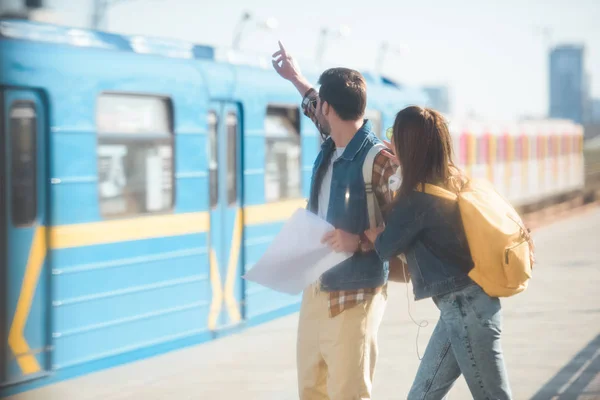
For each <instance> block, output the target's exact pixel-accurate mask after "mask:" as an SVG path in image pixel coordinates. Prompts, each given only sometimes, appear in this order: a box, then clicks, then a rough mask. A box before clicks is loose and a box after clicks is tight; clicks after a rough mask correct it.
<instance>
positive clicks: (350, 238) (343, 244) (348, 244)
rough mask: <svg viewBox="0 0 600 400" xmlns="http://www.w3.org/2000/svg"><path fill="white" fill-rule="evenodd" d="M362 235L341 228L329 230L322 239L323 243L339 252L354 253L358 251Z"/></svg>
mask: <svg viewBox="0 0 600 400" xmlns="http://www.w3.org/2000/svg"><path fill="white" fill-rule="evenodd" d="M359 242H360V237H359V236H358V235H353V234H351V233H348V232H345V231H343V230H341V229H336V230H333V231H330V232H327V233H326V234H325V235H324V236H323V238H322V239H321V243H326V244H327V245H328V246H329V247H331V248H332V249H333V250H335V251H336V252H338V253H341V252H346V253H354V252H356V251H358V244H359Z"/></svg>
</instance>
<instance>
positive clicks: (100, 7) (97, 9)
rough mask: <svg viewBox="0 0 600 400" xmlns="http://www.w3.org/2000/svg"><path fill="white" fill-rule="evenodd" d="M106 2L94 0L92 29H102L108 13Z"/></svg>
mask: <svg viewBox="0 0 600 400" xmlns="http://www.w3.org/2000/svg"><path fill="white" fill-rule="evenodd" d="M106 5H107V4H106V1H105V0H94V3H93V7H94V9H93V10H92V29H94V30H98V29H100V23H101V22H102V19H103V18H104V13H105V12H106Z"/></svg>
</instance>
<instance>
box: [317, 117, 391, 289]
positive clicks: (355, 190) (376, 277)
mask: <svg viewBox="0 0 600 400" xmlns="http://www.w3.org/2000/svg"><path fill="white" fill-rule="evenodd" d="M379 142H380V141H379V139H377V137H376V136H375V135H374V134H373V133H372V131H371V123H370V122H369V121H366V122H365V123H364V125H363V126H362V127H361V129H360V130H359V131H358V132H357V133H356V134H355V135H354V137H353V138H352V140H351V141H350V143H348V145H347V146H346V149H345V150H344V153H343V154H342V155H341V156H340V157H339V158H338V159H337V160H335V161H334V162H333V174H332V178H331V192H330V197H329V205H328V207H327V222H329V223H330V224H332V225H333V226H334V227H336V228H338V229H342V230H344V231H346V232H349V233H353V234H361V233H362V232H364V231H365V230H366V229H368V228H369V218H368V215H367V200H366V192H365V183H364V179H363V162H364V160H365V157H366V156H367V153H368V152H369V149H371V147H373V145H375V144H376V143H379ZM334 151H335V144H334V143H333V140H332V139H331V138H329V139H327V140H326V141H325V142H324V143H323V145H322V146H321V152H320V153H319V155H318V156H317V159H316V160H315V164H314V167H313V173H312V180H311V190H310V198H309V201H308V210H310V211H312V212H313V213H315V214H316V213H317V207H318V196H319V188H320V187H321V182H322V180H323V176H324V174H325V172H326V170H327V167H328V166H329V163H330V160H331V157H332V155H333V152H334ZM387 276H388V268H387V262H384V261H382V260H380V259H379V257H378V255H377V254H376V253H375V252H374V251H371V252H368V253H356V254H354V255H353V256H352V257H350V258H349V259H347V260H346V261H344V262H342V263H340V264H338V265H336V266H335V267H333V268H332V269H330V270H329V271H327V272H325V273H324V274H323V275H322V277H321V286H322V289H323V290H325V291H339V290H356V289H366V288H375V287H378V286H381V285H383V284H384V283H385V282H386V281H387Z"/></svg>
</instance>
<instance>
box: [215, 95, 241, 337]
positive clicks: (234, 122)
mask: <svg viewBox="0 0 600 400" xmlns="http://www.w3.org/2000/svg"><path fill="white" fill-rule="evenodd" d="M208 118H209V121H208V122H209V137H208V144H209V145H208V150H209V151H208V152H209V171H210V179H209V180H210V207H211V211H210V234H209V235H210V238H209V249H210V271H211V287H212V290H213V299H218V300H217V301H216V304H215V302H214V301H213V307H212V308H211V314H210V319H209V324H208V325H209V328H210V329H211V330H213V331H216V332H218V331H219V330H223V329H228V328H232V327H234V326H235V325H237V324H239V323H240V322H241V321H242V319H243V315H244V310H243V309H242V306H243V293H244V291H243V287H242V285H243V281H242V278H241V276H242V274H243V271H242V268H243V256H242V248H243V246H242V239H243V238H242V236H243V214H242V182H243V179H242V176H243V175H242V171H243V168H242V162H241V154H242V148H241V147H242V146H241V144H242V141H241V115H240V109H239V107H238V106H237V105H236V104H232V103H223V102H213V103H211V107H210V109H209V114H208Z"/></svg>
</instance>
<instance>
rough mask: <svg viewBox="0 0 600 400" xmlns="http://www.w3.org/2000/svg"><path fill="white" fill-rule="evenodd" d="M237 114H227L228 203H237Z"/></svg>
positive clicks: (231, 112)
mask: <svg viewBox="0 0 600 400" xmlns="http://www.w3.org/2000/svg"><path fill="white" fill-rule="evenodd" d="M237 131H238V118H237V114H236V113H235V112H233V111H230V112H229V113H228V114H227V202H228V203H229V204H234V203H235V202H236V201H237V142H238V137H237Z"/></svg>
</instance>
